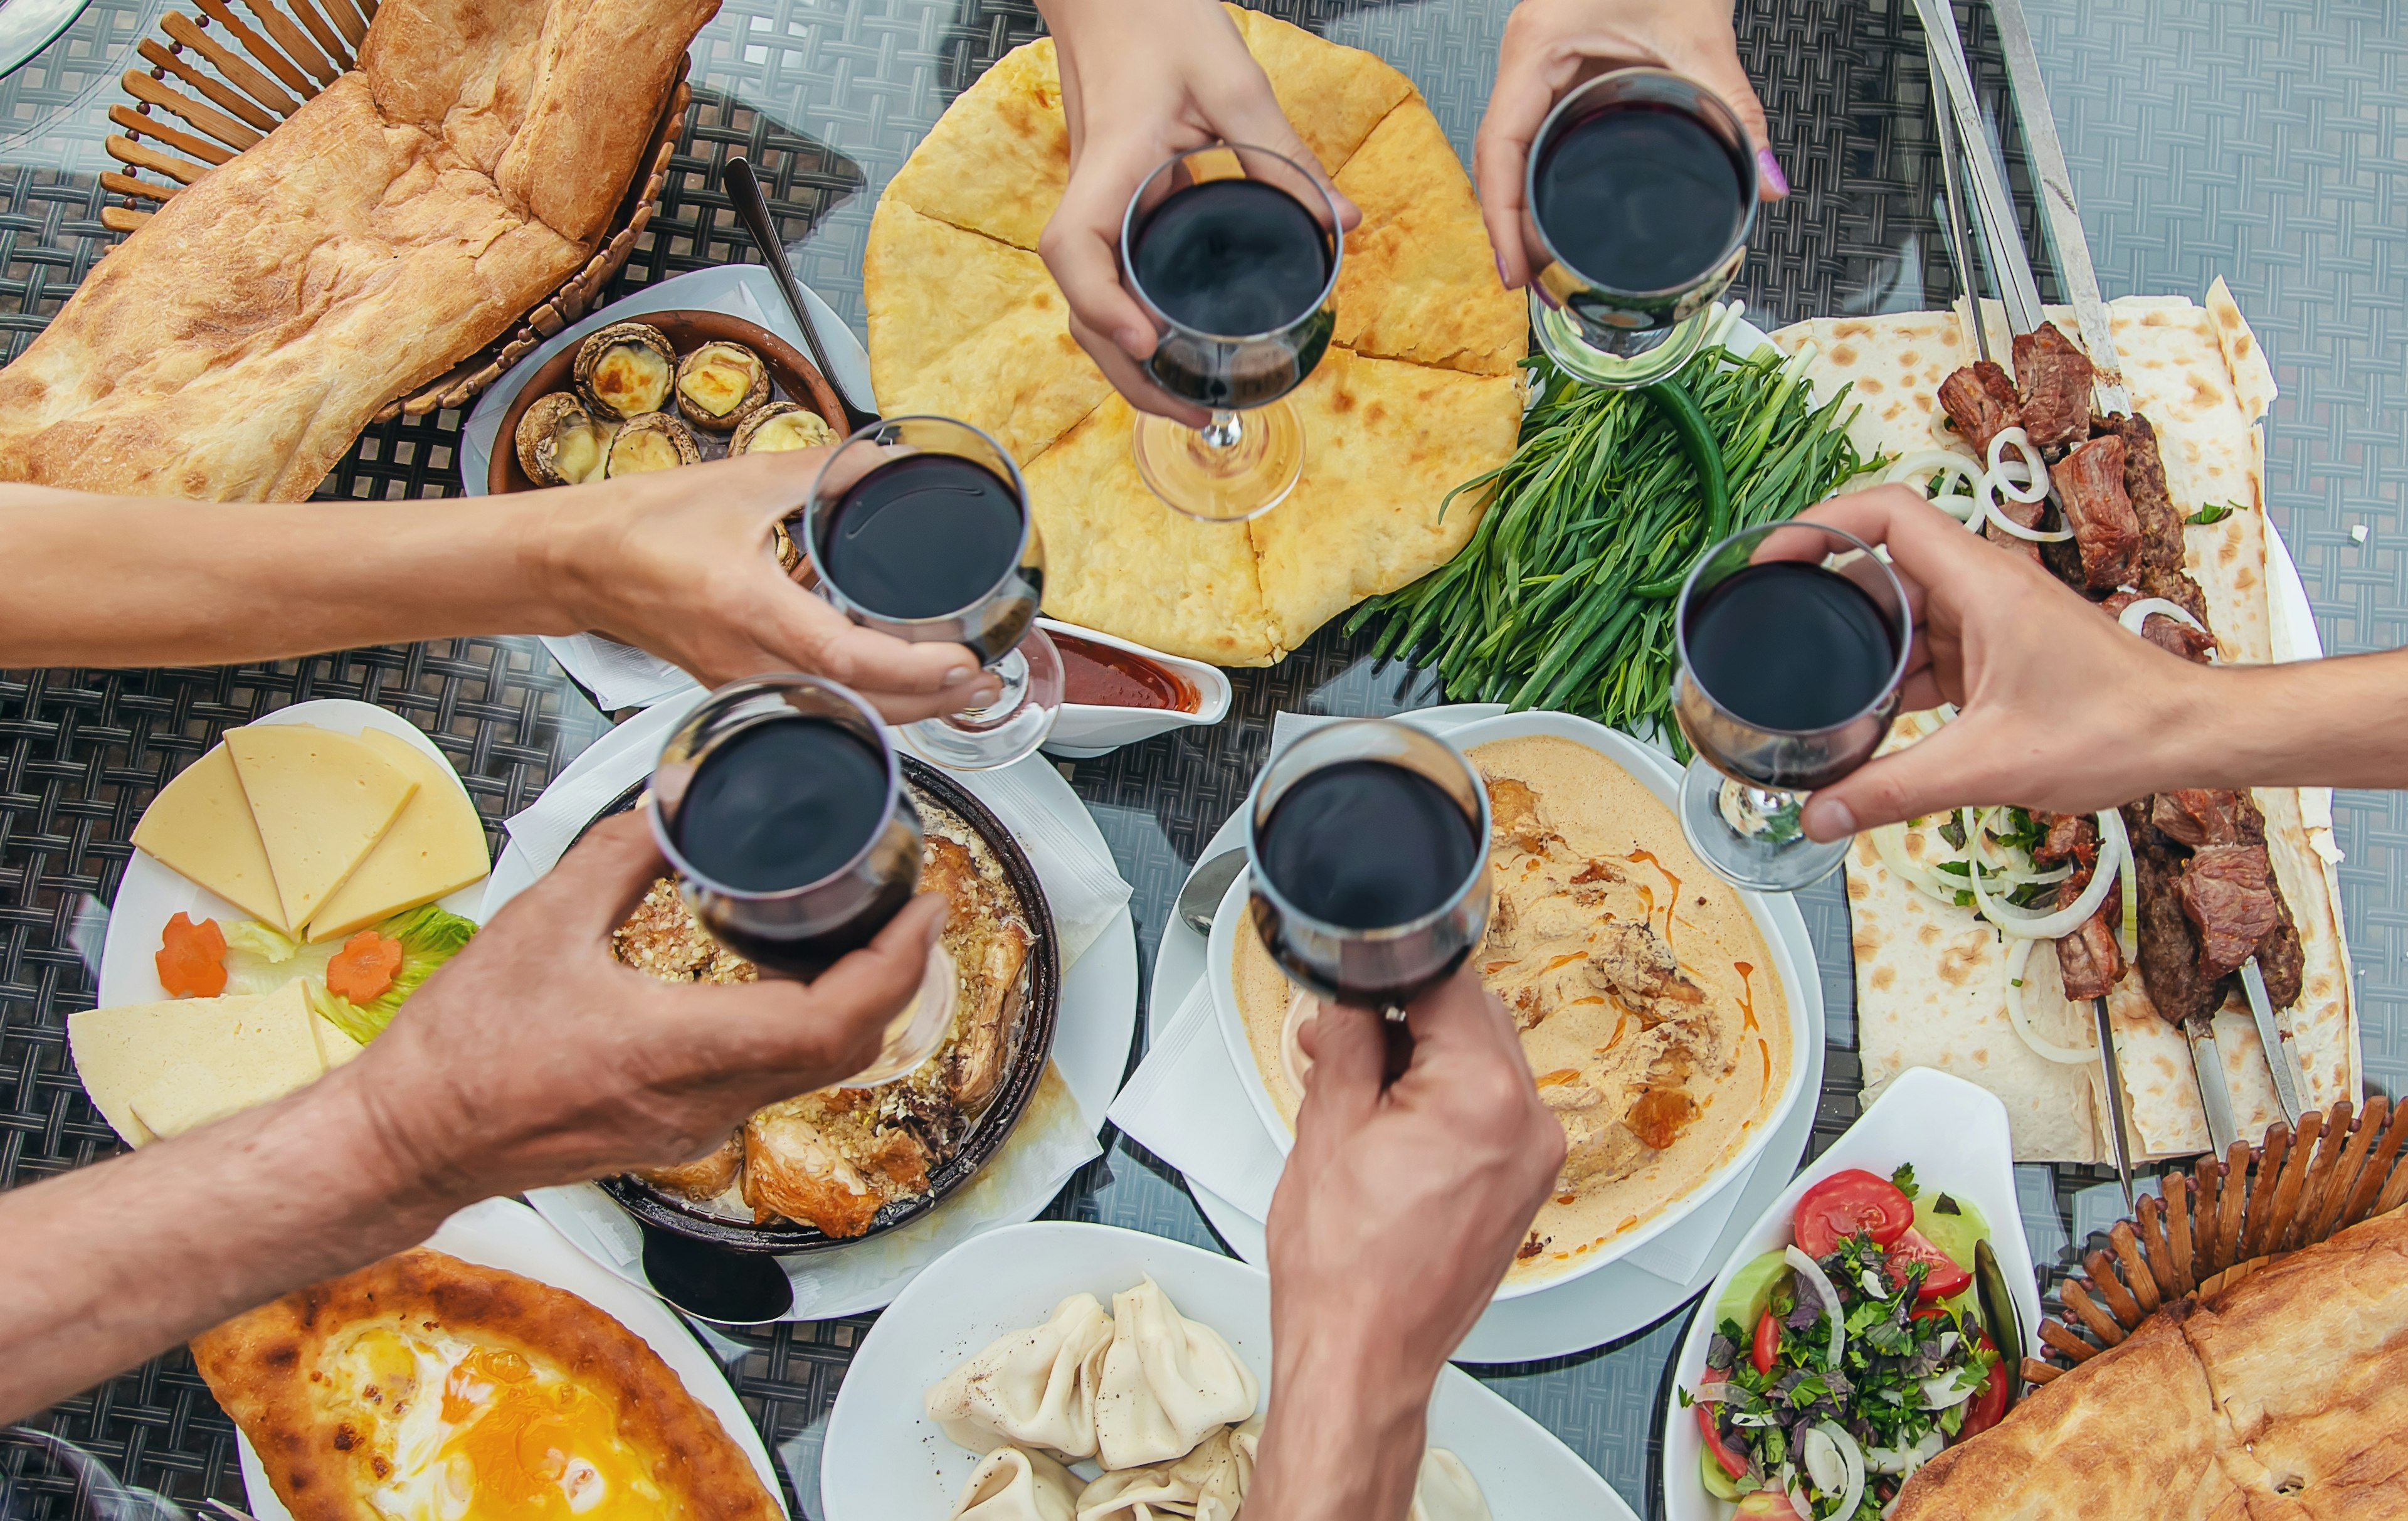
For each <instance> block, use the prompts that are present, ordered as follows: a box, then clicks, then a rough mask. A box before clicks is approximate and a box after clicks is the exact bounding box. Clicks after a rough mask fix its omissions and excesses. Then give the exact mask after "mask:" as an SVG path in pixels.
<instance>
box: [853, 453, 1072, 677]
mask: <svg viewBox="0 0 2408 1521" xmlns="http://www.w3.org/2000/svg"><path fill="white" fill-rule="evenodd" d="M813 532H814V547H815V548H816V549H817V550H818V551H819V557H820V566H821V568H822V570H823V572H824V574H825V576H826V577H827V580H828V581H829V583H830V584H831V585H832V586H834V587H835V588H837V589H838V590H839V591H840V592H841V593H842V594H843V595H844V597H845V599H846V600H847V601H849V602H851V603H853V605H854V606H856V607H857V608H859V609H860V610H863V611H864V612H867V613H868V614H870V615H871V618H872V619H873V620H875V619H894V620H906V621H913V622H916V621H919V620H924V619H930V618H944V617H948V616H951V615H953V614H954V613H957V612H959V611H960V610H963V609H965V608H974V607H980V606H981V605H982V604H984V605H986V607H987V610H988V613H989V616H987V617H985V618H983V619H982V620H981V625H980V626H979V627H978V628H977V629H975V630H968V631H965V634H964V638H965V640H966V642H969V643H970V644H971V647H972V648H973V649H975V650H977V651H978V652H979V655H980V658H981V659H982V660H985V661H989V662H992V661H994V660H996V659H999V658H1001V656H1002V655H1003V653H1005V652H1006V651H1008V650H1010V649H1011V647H1012V646H1014V645H1016V644H1018V643H1019V642H1020V639H1021V637H1022V636H1023V635H1024V634H1025V633H1026V632H1027V631H1028V625H1029V624H1031V623H1033V622H1034V621H1035V620H1036V617H1037V609H1038V604H1039V601H1040V600H1041V598H1042V595H1043V591H1044V572H1043V571H1042V570H1041V569H1040V568H1039V567H1036V566H1023V565H1022V564H1021V552H1022V547H1023V543H1024V540H1025V538H1026V537H1027V516H1026V512H1025V509H1024V508H1023V506H1022V504H1021V498H1020V494H1019V493H1018V492H1016V491H1014V490H1013V489H1012V486H1011V482H1010V481H1006V480H1004V479H1003V477H1001V476H999V475H997V474H996V472H995V471H993V470H991V469H988V468H987V467H986V466H983V465H981V464H979V463H978V462H977V461H975V460H968V459H964V458H962V457H961V456H959V455H956V454H938V453H919V454H905V455H903V456H901V457H899V458H897V459H895V460H892V461H890V462H888V463H886V464H883V465H881V466H878V467H877V468H876V469H874V470H871V471H870V472H869V473H868V474H867V475H865V476H863V477H862V478H861V479H860V480H859V481H856V482H854V483H853V486H852V488H851V489H850V490H848V491H846V492H845V493H844V495H841V496H839V498H837V501H836V505H835V507H834V508H833V509H831V510H829V511H828V512H827V513H826V514H825V515H824V517H822V518H820V519H819V520H818V521H817V522H816V523H815V524H813ZM1007 582H1009V583H1011V584H1010V585H1009V586H1008V587H1007V586H1006V583H1007ZM999 587H1001V588H1005V593H1004V598H1003V600H1002V601H1001V602H1000V603H999V604H998V603H997V602H996V600H995V598H996V592H997V589H998V588H999ZM873 626H875V624H874V623H873Z"/></svg>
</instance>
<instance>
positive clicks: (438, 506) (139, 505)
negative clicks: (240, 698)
mask: <svg viewBox="0 0 2408 1521" xmlns="http://www.w3.org/2000/svg"><path fill="white" fill-rule="evenodd" d="M544 495H550V494H537V493H530V494H527V495H524V496H486V497H479V498H476V499H474V500H468V499H453V500H442V501H432V500H423V499H422V500H410V501H402V502H357V503H353V502H298V503H291V504H251V503H204V502H188V501H183V500H179V499H172V498H165V497H147V496H92V495H83V494H81V493H77V492H66V491H54V490H50V489H48V488H43V487H35V486H10V487H0V565H5V566H6V567H7V574H8V581H9V584H8V589H7V594H6V595H0V667H27V666H68V665H89V666H164V665H224V664H232V663H236V662H239V661H249V660H270V659H277V658H280V657H285V656H291V655H300V654H311V653H318V652H320V651H324V650H339V649H350V648H353V647H355V646H359V645H367V644H390V643H405V642H409V641H412V640H417V639H434V638H440V637H444V636H456V635H466V634H493V633H572V632H574V631H575V630H576V628H577V627H578V626H579V624H578V623H577V622H576V620H575V618H574V617H573V616H572V614H571V613H570V612H569V610H567V609H566V607H565V606H563V600H564V599H563V597H562V595H561V593H560V587H559V581H560V580H561V578H560V577H559V575H558V574H557V573H556V571H555V570H554V569H553V564H554V556H553V552H554V550H555V549H556V543H555V538H556V536H555V535H553V534H552V533H551V532H549V531H548V522H549V520H550V519H551V518H552V517H553V516H555V515H556V507H555V504H552V503H549V502H544V501H542V499H541V498H542V497H543V496H544Z"/></svg>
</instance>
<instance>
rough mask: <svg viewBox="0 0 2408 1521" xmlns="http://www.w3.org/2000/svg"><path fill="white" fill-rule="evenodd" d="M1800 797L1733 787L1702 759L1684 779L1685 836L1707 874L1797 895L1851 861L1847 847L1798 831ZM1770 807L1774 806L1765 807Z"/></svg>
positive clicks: (1743, 785) (1743, 885) (1844, 843)
mask: <svg viewBox="0 0 2408 1521" xmlns="http://www.w3.org/2000/svg"><path fill="white" fill-rule="evenodd" d="M1805 800H1806V799H1805V795H1804V794H1802V793H1784V792H1769V791H1762V790H1759V789H1757V788H1754V787H1750V786H1748V785H1747V784H1746V783H1744V782H1733V781H1731V780H1730V779H1729V778H1728V777H1726V776H1724V775H1723V774H1722V773H1721V772H1720V771H1717V770H1715V769H1714V768H1713V766H1711V765H1709V764H1708V763H1707V762H1706V761H1704V760H1703V759H1698V760H1693V761H1691V762H1690V763H1689V770H1688V774H1687V775H1685V776H1684V777H1682V778H1681V806H1680V814H1681V833H1682V834H1684V836H1686V837H1687V838H1688V841H1689V848H1690V849H1691V850H1693V851H1695V852H1697V853H1698V859H1699V860H1701V861H1703V862H1705V863H1706V866H1707V868H1708V869H1710V870H1712V871H1713V874H1714V875H1715V876H1717V877H1720V878H1722V879H1723V881H1725V882H1729V883H1730V884H1731V885H1732V886H1734V887H1740V888H1745V889H1747V890H1750V891H1753V892H1758V893H1794V892H1796V891H1797V890H1798V889H1799V888H1800V887H1811V886H1813V884H1814V883H1816V882H1821V881H1822V880H1823V879H1824V878H1825V877H1828V876H1829V875H1830V874H1831V872H1832V870H1833V869H1834V868H1837V867H1838V866H1839V865H1840V863H1841V862H1842V861H1844V860H1846V859H1847V856H1848V844H1849V841H1847V840H1845V839H1835V840H1832V841H1830V842H1829V843H1828V844H1823V843H1818V842H1816V841H1814V840H1812V839H1807V838H1806V837H1805V835H1803V834H1802V833H1800V832H1799V828H1798V818H1797V810H1798V809H1799V806H1800V805H1802V804H1803V803H1804V802H1805ZM1767 804H1770V805H1771V806H1770V807H1768V806H1765V805H1767Z"/></svg>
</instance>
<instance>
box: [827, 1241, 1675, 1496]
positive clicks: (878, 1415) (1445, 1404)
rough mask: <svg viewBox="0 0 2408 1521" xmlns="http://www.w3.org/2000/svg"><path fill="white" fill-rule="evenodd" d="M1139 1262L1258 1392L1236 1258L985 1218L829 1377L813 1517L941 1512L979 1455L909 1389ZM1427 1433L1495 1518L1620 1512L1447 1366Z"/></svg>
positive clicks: (1265, 1329)
mask: <svg viewBox="0 0 2408 1521" xmlns="http://www.w3.org/2000/svg"><path fill="white" fill-rule="evenodd" d="M1147 1274H1152V1275H1153V1277H1154V1282H1156V1283H1158V1284H1161V1285H1162V1286H1163V1288H1164V1289H1165V1290H1166V1291H1168V1294H1169V1296H1170V1298H1171V1300H1172V1302H1173V1303H1175V1304H1176V1305H1178V1307H1179V1310H1180V1313H1182V1314H1184V1315H1187V1316H1188V1317H1190V1318H1191V1319H1194V1320H1197V1321H1201V1322H1202V1323H1203V1324H1205V1325H1207V1326H1210V1327H1212V1328H1213V1329H1214V1330H1216V1331H1218V1332H1220V1333H1221V1334H1222V1335H1223V1336H1224V1337H1226V1338H1227V1339H1228V1342H1229V1344H1230V1345H1231V1346H1233V1347H1235V1348H1236V1349H1237V1351H1238V1354H1239V1356H1242V1357H1244V1358H1245V1359H1246V1362H1247V1365H1248V1366H1249V1367H1251V1368H1253V1369H1254V1374H1255V1376H1256V1377H1257V1378H1259V1379H1260V1380H1261V1381H1262V1385H1263V1392H1264V1398H1265V1399H1269V1397H1270V1392H1271V1389H1270V1372H1271V1339H1270V1282H1269V1279H1267V1278H1265V1277H1264V1276H1263V1274H1262V1273H1261V1272H1260V1271H1259V1270H1255V1269H1254V1268H1250V1267H1247V1266H1246V1265H1245V1264H1243V1263H1240V1262H1233V1261H1231V1260H1230V1259H1229V1258H1227V1257H1225V1256H1218V1255H1217V1254H1214V1253H1211V1252H1204V1251H1199V1250H1197V1248H1195V1247H1192V1246H1186V1245H1183V1244H1181V1243H1180V1242H1177V1241H1166V1240H1164V1239H1163V1238H1161V1237H1159V1236H1148V1235H1145V1234H1142V1233H1141V1232H1138V1231H1133V1230H1120V1229H1115V1228H1113V1227H1110V1226H1089V1225H1074V1224H1070V1223H1068V1222H1062V1221H1051V1220H1049V1221H1046V1222H1044V1223H1042V1224H1039V1225H1031V1226H1020V1227H1014V1228H1012V1229H1010V1230H999V1231H996V1233H995V1234H993V1235H991V1236H983V1237H981V1238H980V1239H978V1240H977V1241H970V1242H968V1243H966V1244H964V1245H963V1246H961V1247H960V1248H958V1249H956V1250H955V1251H953V1253H951V1254H950V1255H948V1256H945V1257H944V1258H943V1259H941V1260H940V1261H939V1262H938V1263H937V1264H936V1265H935V1266H934V1267H932V1268H930V1269H929V1270H927V1271H926V1272H925V1273H923V1274H921V1275H920V1278H919V1281H918V1282H916V1283H914V1284H912V1285H911V1286H910V1288H909V1289H907V1290H906V1291H904V1293H903V1294H901V1295H900V1296H899V1297H897V1298H896V1301H895V1304H894V1307H893V1308H892V1309H890V1310H889V1311H888V1312H887V1313H885V1314H883V1315H881V1316H880V1317H879V1319H878V1324H877V1325H875V1326H873V1327H870V1330H869V1334H868V1336H867V1337H865V1338H864V1339H863V1340H862V1343H861V1350H860V1352H859V1353H858V1354H856V1355H855V1356H854V1357H853V1366H852V1368H851V1369H850V1370H848V1371H847V1372H846V1375H845V1380H844V1386H843V1387H842V1388H840V1389H839V1390H838V1391H837V1399H836V1408H835V1410H834V1411H832V1412H831V1413H829V1417H828V1428H827V1441H826V1444H825V1447H824V1456H823V1457H822V1458H821V1463H820V1504H821V1507H822V1509H823V1510H824V1514H825V1521H897V1518H901V1517H915V1516H926V1517H930V1518H932V1521H933V1518H934V1517H937V1516H941V1515H945V1514H949V1513H950V1512H951V1511H952V1509H953V1502H954V1500H955V1499H958V1498H959V1495H960V1490H961V1487H962V1485H963V1484H964V1482H965V1481H967V1480H968V1477H969V1474H970V1471H971V1470H972V1469H974V1468H976V1467H977V1466H978V1462H979V1455H977V1454H975V1453H970V1452H968V1451H965V1450H963V1449H962V1448H960V1447H956V1446H955V1445H953V1442H951V1441H949V1440H947V1439H946V1437H945V1435H944V1433H943V1432H942V1431H939V1429H938V1428H936V1426H935V1425H934V1424H933V1423H932V1422H930V1421H929V1420H928V1419H927V1417H926V1415H925V1413H923V1411H922V1406H921V1397H922V1395H923V1393H924V1392H925V1390H926V1388H927V1386H928V1385H931V1384H934V1383H935V1382H937V1380H939V1378H942V1377H943V1376H944V1375H945V1374H946V1373H948V1372H950V1371H951V1370H953V1366H954V1365H955V1364H956V1363H958V1362H960V1361H961V1360H962V1358H964V1357H966V1356H968V1355H969V1354H971V1353H973V1352H976V1351H977V1350H978V1349H979V1348H981V1347H982V1346H984V1345H986V1343H987V1342H991V1341H993V1340H995V1339H996V1337H998V1336H1001V1335H1003V1334H1004V1333H1005V1332H1007V1331H1011V1330H1016V1329H1019V1328H1021V1327H1027V1326H1034V1325H1037V1324H1038V1323H1039V1322H1040V1321H1042V1320H1043V1319H1044V1318H1045V1316H1046V1314H1047V1313H1048V1312H1050V1311H1051V1310H1052V1309H1053V1308H1054V1304H1055V1302H1056V1301H1058V1300H1060V1299H1062V1298H1063V1296H1065V1295H1068V1294H1075V1293H1077V1292H1078V1291H1079V1290H1081V1289H1085V1290H1087V1291H1088V1292H1090V1293H1092V1294H1094V1295H1095V1296H1096V1297H1097V1299H1100V1300H1102V1301H1103V1302H1104V1303H1105V1304H1107V1305H1109V1304H1110V1303H1111V1297H1112V1295H1113V1294H1114V1293H1115V1292H1116V1291H1118V1290H1121V1289H1125V1288H1127V1287H1129V1286H1131V1285H1132V1284H1136V1283H1137V1282H1138V1281H1139V1280H1140V1279H1141V1278H1143V1277H1145V1276H1146V1275H1147ZM1429 1441H1430V1444H1431V1445H1432V1446H1436V1447H1444V1448H1446V1449H1447V1450H1448V1451H1450V1452H1452V1453H1454V1454H1455V1456H1458V1457H1460V1458H1462V1459H1463V1461H1464V1463H1465V1465H1466V1466H1467V1467H1469V1469H1470V1470H1471V1473H1472V1476H1473V1477H1474V1478H1476V1479H1478V1480H1479V1481H1480V1487H1481V1491H1482V1492H1483V1493H1484V1495H1485V1496H1486V1497H1487V1499H1488V1508H1489V1511H1490V1513H1491V1514H1494V1515H1495V1516H1496V1517H1497V1518H1498V1521H1540V1518H1542V1517H1543V1518H1547V1521H1555V1518H1558V1517H1563V1516H1571V1515H1579V1516H1604V1517H1631V1518H1632V1521H1636V1518H1635V1517H1632V1513H1631V1510H1630V1507H1629V1506H1627V1505H1626V1504H1624V1503H1623V1501H1622V1498H1621V1497H1620V1496H1619V1495H1617V1494H1615V1493H1614V1492H1613V1488H1612V1487H1611V1486H1609V1485H1607V1484H1606V1482H1605V1481H1604V1480H1603V1479H1601V1478H1599V1477H1598V1475H1597V1472H1596V1471H1595V1470H1593V1469H1591V1468H1590V1467H1589V1466H1588V1465H1587V1464H1585V1463H1584V1462H1582V1461H1581V1460H1580V1458H1579V1456H1577V1455H1575V1454H1574V1453H1573V1452H1572V1450H1571V1449H1570V1448H1569V1447H1567V1446H1565V1445H1564V1444H1563V1443H1562V1442H1558V1441H1556V1440H1555V1437H1554V1436H1552V1435H1550V1434H1549V1433H1548V1432H1547V1430H1546V1428H1543V1427H1541V1426H1540V1425H1539V1424H1538V1423H1537V1422H1536V1421H1533V1420H1532V1419H1530V1417H1528V1416H1527V1415H1525V1414H1523V1413H1521V1412H1520V1411H1519V1410H1517V1409H1515V1408H1514V1407H1513V1406H1512V1404H1510V1403H1508V1402H1507V1401H1506V1400H1505V1399H1503V1398H1502V1397H1500V1396H1498V1395H1497V1394H1494V1393H1492V1392H1490V1391H1489V1390H1488V1389H1486V1388H1484V1387H1483V1386H1482V1385H1480V1384H1479V1382H1478V1381H1476V1380H1474V1379H1473V1378H1471V1377H1470V1376H1469V1374H1467V1373H1464V1372H1462V1371H1460V1370H1456V1369H1453V1368H1449V1369H1447V1370H1444V1371H1442V1372H1441V1373H1440V1375H1439V1380H1438V1387H1437V1390H1436V1392H1435V1393H1434V1394H1433V1395H1432V1397H1431V1399H1430V1413H1429Z"/></svg>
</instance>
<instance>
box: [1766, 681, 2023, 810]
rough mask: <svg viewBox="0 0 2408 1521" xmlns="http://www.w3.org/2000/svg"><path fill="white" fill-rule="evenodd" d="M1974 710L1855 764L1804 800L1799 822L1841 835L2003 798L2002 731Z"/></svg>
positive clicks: (2006, 769)
mask: <svg viewBox="0 0 2408 1521" xmlns="http://www.w3.org/2000/svg"><path fill="white" fill-rule="evenodd" d="M1998 727H1999V726H1998V725H1996V724H1995V723H1990V722H1986V721H1985V715H1984V714H1982V713H1980V712H1971V713H1966V714H1963V715H1961V716H1959V717H1958V718H1957V720H1956V721H1955V722H1954V723H1951V724H1946V725H1942V726H1941V729H1940V732H1938V733H1937V734H1933V735H1930V736H1928V738H1925V739H1919V740H1917V741H1915V742H1914V744H1911V745H1909V746H1907V747H1906V748H1905V749H1904V750H1900V751H1898V752H1896V753H1892V754H1888V755H1885V756H1883V757H1882V758H1881V759H1879V760H1876V761H1873V762H1871V763H1870V764H1868V765H1865V766H1863V767H1860V768H1857V769H1856V772H1855V773H1854V774H1852V775H1850V776H1848V777H1846V778H1845V779H1843V780H1842V781H1840V782H1834V783H1833V784H1831V785H1830V786H1828V787H1825V788H1822V789H1821V790H1819V791H1817V792H1816V793H1815V794H1814V795H1813V796H1811V797H1809V798H1808V799H1807V800H1806V808H1805V811H1804V812H1803V813H1801V814H1800V815H1799V824H1800V825H1802V826H1803V827H1804V829H1805V831H1806V837H1807V838H1808V839H1817V840H1833V839H1846V838H1847V837H1848V836H1850V835H1852V834H1856V833H1860V832H1861V831H1863V830H1866V829H1877V828H1879V827H1881V826H1882V825H1886V824H1897V823H1899V822H1900V821H1901V820H1905V819H1914V818H1921V817H1922V816H1923V815H1925V814H1927V813H1937V812H1940V811H1942V810H1943V809H1950V808H1957V807H1960V806H1963V805H1966V804H1987V803H2006V802H2013V801H2014V798H2012V797H2009V796H1995V795H1998V794H2002V793H2004V792H2005V791H2007V790H2010V789H2011V786H2012V783H2011V782H2009V781H2008V780H2007V779H2009V778H2012V777H2013V776H2014V775H2015V774H2016V773H2015V769H2014V760H2013V757H2012V756H2010V755H2005V754H2002V753H2001V752H2002V749H2003V746H2002V742H2001V736H2000V735H1999V734H1998V733H1997V732H1996V731H1997V729H1998Z"/></svg>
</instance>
